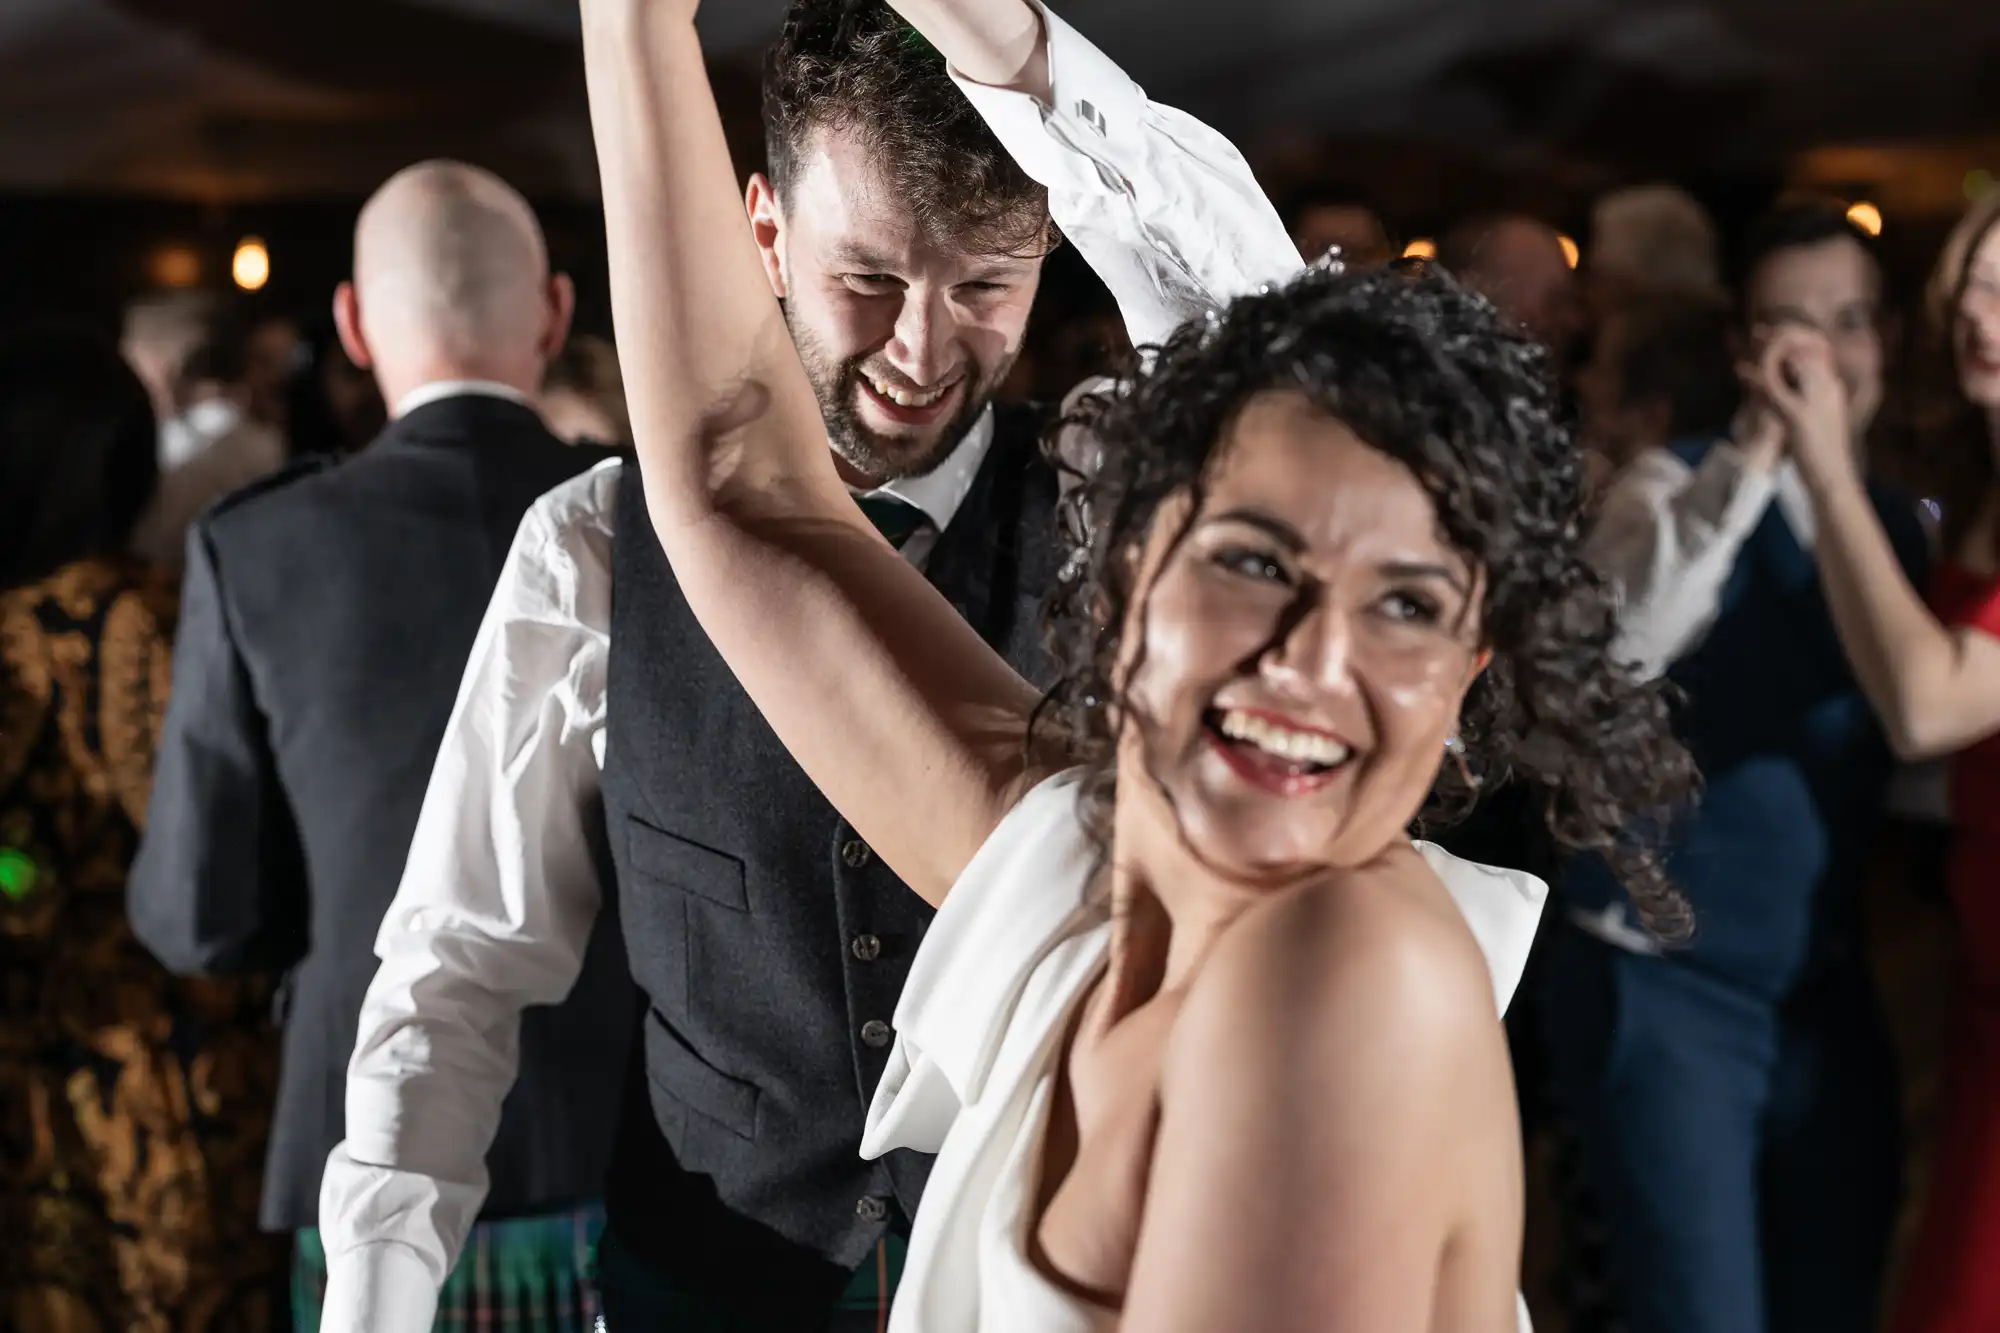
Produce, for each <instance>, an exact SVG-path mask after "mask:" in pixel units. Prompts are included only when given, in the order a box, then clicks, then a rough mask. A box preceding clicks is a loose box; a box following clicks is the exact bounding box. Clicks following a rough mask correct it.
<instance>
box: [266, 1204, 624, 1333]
mask: <svg viewBox="0 0 2000 1333" xmlns="http://www.w3.org/2000/svg"><path fill="white" fill-rule="evenodd" d="M603 1230H604V1209H603V1207H602V1206H597V1205H593V1206H592V1207H589V1208H583V1209H579V1210H578V1211H576V1212H571V1213H555V1214H551V1215H549V1216H546V1217H516V1218H508V1219H505V1220H503V1221H497V1222H481V1223H478V1224H477V1225H475V1226H474V1227H473V1228H472V1234H471V1235H470V1236H468V1237H467V1238H466V1242H465V1249H464V1251H463V1252H462V1253H461V1254H460V1255H459V1258H458V1266H457V1267H455V1268H453V1269H452V1270H451V1275H450V1276H449V1277H447V1278H446V1279H445V1283H444V1290H443V1291H441V1292H440V1293H439V1294H438V1313H437V1321H436V1322H435V1323H433V1324H432V1325H431V1328H432V1331H433V1333H595V1330H596V1328H597V1316H598V1312H599V1310H600V1309H601V1305H600V1302H599V1300H598V1294H597V1275H596V1268H595V1265H594V1263H593V1261H592V1254H593V1252H594V1250H595V1248H596V1245H597V1237H598V1234H599V1233H600V1232H602V1231H603ZM325 1301H326V1249H325V1246H324V1245H322V1244H321V1242H320V1236H319V1232H318V1231H317V1230H316V1229H312V1228H308V1229H306V1230H303V1231H300V1232H299V1233H298V1235H297V1239H296V1243H295V1244H294V1246H293V1249H292V1325H293V1333H319V1316H320V1307H321V1306H322V1305H324V1304H325Z"/></svg>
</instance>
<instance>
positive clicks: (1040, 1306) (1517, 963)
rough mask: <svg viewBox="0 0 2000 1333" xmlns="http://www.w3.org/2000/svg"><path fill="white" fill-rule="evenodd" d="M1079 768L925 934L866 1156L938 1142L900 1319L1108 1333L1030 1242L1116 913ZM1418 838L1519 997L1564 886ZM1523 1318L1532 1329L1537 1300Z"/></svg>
mask: <svg viewBox="0 0 2000 1333" xmlns="http://www.w3.org/2000/svg"><path fill="white" fill-rule="evenodd" d="M1077 791H1078V784H1077V781H1076V777H1075V775H1074V774H1073V773H1066V774H1061V775H1058V776H1056V777H1053V778H1050V779H1048V780H1047V781H1045V782H1043V783H1041V784H1040V785H1039V786H1037V787H1036V788H1035V789H1034V790H1033V791H1032V792H1030V793H1028V795H1027V797H1026V798H1024V799H1023V800H1022V801H1021V803H1020V804H1019V805H1017V806H1015V807H1014V809H1013V810H1011V811H1009V812H1008V814H1007V817H1006V818H1005V819H1003V820H1002V821H1001V822H1000V826H999V827H998V828H996V829H994V830H993V834H992V836H991V837H989V838H988V839H987V840H986V843H985V845H984V846H983V847H981V848H980V849H979V853H978V855H976V856H975V857H973V859H972V863H971V864H970V865H968V866H967V867H966V868H965V873H964V874H963V875H961V876H960V877H959V880H958V883H957V884H956V885H955V886H954V887H953V888H952V891H951V895H950V896H949V897H948V898H947V899H946V900H945V905H944V907H943V908H942V909H941V910H940V911H939V912H938V915H937V920H936V921H935V922H933V923H932V925H931V928H930V930H929V931H928V932H927V933H926V934H925V936H924V942H923V946H922V947H921V948H919V949H918V950H917V957H916V961H915V963H914V964H913V966H912V967H911V970H910V979H909V982H908V984H907V985H906V986H905V987H904V988H903V997H902V1000H901V1002H900V1003H898V1004H897V1006H896V1033H897V1036H896V1045H895V1049H894V1050H893V1051H892V1052H891V1054H890V1059H889V1067H888V1070H887V1072H886V1073H885V1074H884V1075H883V1078H882V1083H881V1086H880V1087H879V1088H877V1089H876V1093H875V1100H874V1103H873V1105H871V1106H870V1107H869V1109H868V1126H867V1129H866V1131H865V1132H864V1134H863V1135H862V1140H861V1152H862V1155H863V1156H864V1157H879V1156H881V1155H882V1154H883V1153H886V1152H888V1151H889V1150H890V1149H892V1148H914V1149H916V1150H917V1151H919V1152H929V1153H936V1154H937V1162H936V1164H935V1165H934V1166H933V1167H932V1168H931V1176H930V1183H929V1184H928V1185H927V1186H925V1189H924V1201H923V1206H922V1207H920V1208H919V1209H918V1210H917V1216H916V1221H915V1226H914V1230H913V1231H912V1234H911V1237H910V1250H909V1257H908V1261H907V1262H906V1264H905V1266H904V1269H903V1278H902V1283H901V1286H900V1287H899V1288H898V1290H897V1293H896V1301H895V1306H894V1308H893V1309H892V1310H891V1312H890V1316H889V1329H890V1333H1103V1331H1105V1330H1109V1329H1111V1328H1112V1327H1114V1325H1115V1320H1114V1319H1113V1318H1112V1317H1111V1316H1110V1315H1108V1314H1106V1313H1104V1312H1102V1311H1100V1310H1097V1309H1095V1308H1094V1307H1092V1306H1090V1305H1088V1304H1087V1303H1085V1302H1082V1301H1079V1300H1078V1299H1077V1298H1076V1297H1074V1296H1071V1295H1069V1294H1068V1293H1066V1292H1064V1291H1063V1290H1062V1289H1060V1288H1059V1287H1057V1286H1055V1285H1054V1284H1053V1283H1051V1282H1050V1281H1049V1280H1048V1279H1047V1278H1045V1277H1043V1276H1042V1274H1041V1272H1040V1271H1039V1270H1038V1269H1037V1268H1036V1267H1035V1266H1034V1264H1033V1263H1032V1262H1030V1261H1029V1258H1028V1246H1027V1240H1028V1227H1029V1224H1030V1221H1031V1217H1032V1204H1033V1199H1032V1189H1033V1182H1034V1180H1035V1173H1036V1166H1037V1161H1038V1156H1039V1153H1040V1150H1041V1144H1042V1139H1043V1129H1044V1125H1045V1124H1046V1121H1047V1117H1048V1105H1049V1098H1050V1096H1051V1094H1052V1090H1053V1088H1054V1086H1055V1074H1056V1071H1057V1067H1056V1061H1057V1059H1058V1058H1059V1056H1060V1055H1061V1049H1062V1038H1063V1034H1064V1032H1065V1031H1066V1030H1067V1028H1068V1021H1069V1018H1070V1016H1071V1015H1072V1014H1073V1013H1074V1012H1075V1008H1076V1005H1077V1003H1078V1002H1079V1001H1080V1000H1081V999H1082V997H1083V995H1084V993H1085V992H1086V991H1087V990H1088V989H1089V988H1090V985H1091V983H1092V982H1093V981H1094V980H1096V978H1097V976H1098V974H1099V973H1100V972H1101V970H1102V969H1103V967H1104V964H1105V956H1106V951H1107V949H1108V947H1109V942H1110V925H1109V920H1108V917H1107V914H1106V911H1105V907H1104V905H1103V904H1102V903H1097V902H1093V901H1091V895H1090V889H1091V885H1090V874H1091V870H1092V869H1093V867H1094V865H1095V859H1094V855H1095V854H1094V851H1093V849H1092V847H1091V845H1090V841H1089V839H1088V837H1087V836H1086V835H1085V833H1084V830H1083V826H1082V823H1081V821H1080V819H1079V816H1078V813H1077V809H1076V797H1077ZM1416 846H1417V850H1418V851H1419V852H1420V853H1421V854H1422V855H1423V857H1424V859H1425V860H1426V861H1427V862H1428V863H1429V864H1430V866H1431V868H1432V869H1433V870H1434V871H1436V872H1437V874H1438V877H1439V878H1440V879H1442V880H1443V881H1444V885H1445V887H1446V889H1448V890H1449V891H1450V893H1451V895H1452V898H1453V899H1454V900H1455V901H1456V902H1457V903H1458V906H1459V910H1460V911H1462V912H1463V913H1464V914H1465V919H1466V922H1467V924H1468V925H1470V926H1471V928H1472V933H1473V935H1474V936H1475V937H1476V938H1477V939H1478V941H1479V945H1480V948H1481V949H1483V950H1484V951H1485V953H1486V959H1487V962H1488V964H1489V965H1490V966H1491V968H1492V972H1493V992H1494V997H1495V998H1496V1000H1498V1002H1499V1006H1500V1009H1501V1011H1502V1012H1505V1010H1506V1007H1507V1002H1508V1000H1509V999H1511V998H1512V997H1513V994H1514V987H1515V985H1516V984H1517V983H1519V981H1520V979H1521V969H1522V967H1523V966H1524V965H1525V964H1526V963H1527V960H1528V947H1529V945H1530V944H1531V943H1532V942H1533V941H1534V936H1535V925H1536V922H1537V921H1538V920H1539V919H1540V917H1541V911H1542V902H1543V899H1544V898H1545V897H1546V896H1547V893H1548V889H1547V886H1546V885H1544V884H1543V883H1542V882H1541V881H1540V880H1538V879H1536V878H1535V877H1534V876H1532V875H1527V874H1523V873H1521V872H1519V871H1514V870H1496V869H1491V868H1489V867H1486V866H1481V865H1475V864H1473V863H1472V862H1469V861H1461V860H1458V859H1457V858H1456V857H1453V856H1451V855H1450V854H1448V853H1446V852H1444V851H1442V850H1441V849H1439V848H1437V847H1433V846H1431V845H1430V844H1428V843H1421V842H1420V843H1418V844H1416ZM1520 1324H1521V1328H1522V1330H1524V1333H1525V1330H1526V1329H1527V1327H1528V1322H1527V1310H1526V1307H1525V1305H1524V1306H1522V1308H1521V1314H1520Z"/></svg>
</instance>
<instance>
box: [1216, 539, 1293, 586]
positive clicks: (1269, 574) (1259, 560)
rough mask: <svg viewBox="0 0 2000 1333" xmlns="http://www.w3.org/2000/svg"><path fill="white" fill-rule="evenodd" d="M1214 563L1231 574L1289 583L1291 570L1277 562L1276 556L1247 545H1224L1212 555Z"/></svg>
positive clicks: (1271, 581)
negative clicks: (1254, 549) (1249, 547)
mask: <svg viewBox="0 0 2000 1333" xmlns="http://www.w3.org/2000/svg"><path fill="white" fill-rule="evenodd" d="M1210 558H1211V559H1213V560H1214V561H1215V563H1216V564H1217V565H1219V566H1221V567H1222V568H1223V569H1226V570H1228V571H1229V572H1230V573H1232V574H1241V575H1242V576H1243V577H1244V578H1250V579H1259V580H1262V581H1264V582H1267V583H1290V582H1291V581H1292V575H1291V571H1290V570H1288V569H1286V568H1285V567H1284V565H1283V564H1281V563H1279V561H1278V559H1277V557H1275V556H1273V555H1270V554H1269V553H1267V552H1264V551H1253V550H1250V549H1248V548H1247V547H1241V546H1225V547H1224V548H1222V549H1221V550H1219V551H1217V552H1216V553H1215V554H1214V555H1213V556H1212V557H1210Z"/></svg>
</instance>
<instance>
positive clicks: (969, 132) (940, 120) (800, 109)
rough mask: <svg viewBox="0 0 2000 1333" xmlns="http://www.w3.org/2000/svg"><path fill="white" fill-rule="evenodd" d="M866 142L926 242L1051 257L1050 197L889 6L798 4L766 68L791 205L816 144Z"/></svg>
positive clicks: (776, 174) (772, 157) (777, 153)
mask: <svg viewBox="0 0 2000 1333" xmlns="http://www.w3.org/2000/svg"><path fill="white" fill-rule="evenodd" d="M830 131H831V132H843V133H852V134H856V135H859V136H860V138H861V140H862V142H863V143H864V144H865V145H866V146H867V148H868V150H869V152H870V154H871V155H872V156H873V158H874V160H875V161H876V162H877V164H879V166H880V167H881V168H882V170H883V171H884V172H885V173H886V175H887V176H888V179H889V181H890V183H891V185H892V187H893V188H894V190H895V192H896V197H897V198H898V199H900V200H902V201H903V202H904V204H905V205H906V206H907V207H908V208H909V209H910V210H911V211H912V212H913V213H914V214H915V215H916V218H917V221H918V223H919V225H921V226H922V228H923V230H924V234H925V235H927V236H930V237H933V238H936V239H940V240H945V241H949V242H951V243H952V244H954V245H956V246H960V247H972V248H976V249H980V250H984V251H987V252H990V253H1007V254H1014V253H1032V254H1040V253H1042V252H1044V251H1046V250H1047V249H1048V248H1049V246H1050V243H1051V241H1052V240H1053V235H1054V233H1053V229H1052V228H1051V226H1050V223H1049V202H1048V192H1047V191H1046V190H1045V189H1043V188H1042V186H1040V185H1039V184H1037V183H1036V182H1035V181H1033V180H1032V179H1030V178H1029V176H1028V174H1027V173H1026V172H1024V171H1022V170H1021V168H1020V167H1019V166H1017V165H1015V163H1014V159H1013V158H1012V157H1010V156H1009V155H1008V153H1007V150H1006V149H1004V148H1002V147H1001V146H1000V141H999V140H998V139H996V138H994V137H993V131H992V130H990V129H988V128H987V127H986V122H985V121H984V120H982V119H980V116H979V113H978V112H977V111H975V110H973V107H972V104H971V103H970V102H968V101H967V100H966V98H965V94H963V93H961V92H960V91H959V90H958V88H957V87H956V86H955V85H954V84H953V83H952V81H951V76H950V75H949V74H948V73H947V72H946V70H945V62H944V57H943V56H941V55H939V54H938V52H937V50H936V49H935V48H934V47H932V46H931V44H930V43H929V42H927V41H925V40H924V38H923V37H922V36H921V35H920V34H919V33H918V32H917V31H916V30H915V29H914V28H912V27H910V26H909V25H908V24H907V23H905V22H903V20H902V19H901V18H899V17H898V16H897V14H896V12H895V11H894V10H892V9H890V8H889V6H888V5H886V4H884V3H882V0H792V6H791V9H790V10H789V11H788V12H787V13H786V15H785V26H784V29H783V31H782V32H781V33H780V34H779V36H778V40H777V42H776V43H775V44H774V45H773V46H772V47H771V49H770V52H769V53H768V54H767V55H766V57H765V61H764V147H765V155H766V158H767V164H768V167H769V171H770V177H771V183H772V185H773V186H775V187H776V189H777V193H778V198H779V199H780V200H781V201H782V200H784V199H786V198H787V197H788V192H789V191H790V189H791V187H792V185H793V184H794V183H795V182H796V181H797V179H798V177H799V173H800V172H801V171H802V169H803V168H804V166H805V161H806V156H807V154H808V153H809V152H810V150H811V147H812V143H813V139H814V137H815V136H816V135H819V134H823V133H827V132H830Z"/></svg>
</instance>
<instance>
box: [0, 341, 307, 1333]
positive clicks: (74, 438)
mask: <svg viewBox="0 0 2000 1333" xmlns="http://www.w3.org/2000/svg"><path fill="white" fill-rule="evenodd" d="M154 451H155V426H154V421H153V417H152V410H151V407H150V405H149V403H148V400H147V397H146V393H145V390H144V389H143V388H141V387H140V385H139V382H138V380H137V379H136V378H135V377H134V376H133V375H132V372H131V371H130V370H129V369H127V368H126V366H125V364H124V363H123V362H122V361H120V360H119V358H118V355H117V353H116V352H115V351H114V350H113V349H112V348H111V347H110V346H109V345H107V344H104V343H101V342H99V341H98V340H96V339H95V338H93V337H91V336H89V335H87V334H84V333H81V332H71V331H66V330H50V331H44V332H40V333H36V334H27V335H20V336H17V337H15V338H13V339H11V340H9V341H7V342H6V343H4V344H0V504H4V506H5V512H4V516H0V1333H128V1331H129V1333H265V1331H266V1330H268V1329H269V1328H270V1327H271V1325H272V1321H273V1317H274V1310H275V1303H274V1300H273V1296H274V1294H275V1293H276V1292H278V1291H280V1290H281V1289H282V1288H281V1286H280V1285H279V1284H280V1283H281V1281H282V1277H281V1274H282V1271H283V1265H284V1249H283V1246H282V1243H280V1242H278V1241H277V1240H276V1238H273V1237H268V1236H264V1235H262V1234H260V1233H259V1232H258V1231H257V1227H256V1208H257V1195H258V1179H259V1172H260V1169H261V1164H262V1161H263V1156H264V1139H265V1134H266V1129H267V1124H268V1118H269V1110H270V1106H271V1102H272V1098H273V1095H274V1092H273V1085H274V1082H275V1072H276V1071H275V1066H276V1048H275V1045H274V1041H273V1034H272V1032H271V1024H270V1016H269V988H268V987H261V986H254V985H245V984H243V983H241V982H229V983H222V982H204V981H178V980H175V979H174V978H172V977H170V976H169V975H168V974H167V972H166V971H165V970H164V969H163V968H161V967H160V966H159V965H158V964H157V963H155V962H154V961H153V959H152V958H151V957H150V956H149V955H148V954H147V953H146V951H145V950H144V948H142V947H141V946H140V945H139V944H138V943H137V942H136V941H135V940H134V939H133V937H132V934H131V931H130V929H129V928H128V927H127V925H126V921H125V874H126V869H127V867H128V866H129V864H130V863H131V859H132V854H133V849H134V847H135V845H136V844H137V841H138V834H139V830H140V828H142V827H143V825H144V822H145V817H146V799H147V792H148V788H149V786H150V784H151V781H152V768H153V745H154V739H155V736H156V735H157V732H158V727H159V722H160V715H161V712H162V710H163V709H164V707H165V705H166V698H167V685H168V669H169V665H170V662H171V656H172V655H171V651H170V644H171V636H172V632H173V625H174V606H175V596H174V592H173V589H172V587H171V586H170V585H169V584H167V583H165V582H164V581H162V580H161V579H160V578H159V577H158V576H156V575H153V574H151V573H149V572H148V571H147V570H146V569H145V568H144V567H143V566H141V565H139V564H138V563H137V562H136V561H135V560H133V559H132V558H131V557H129V556H126V555H124V554H122V552H123V550H124V547H125V544H126V538H127V536H128V534H129V533H130V531H131V528H132V524H133V522H134V520H135V519H136V518H137V516H138V514H139V511H140V509H141V508H142V506H143V505H144V504H145V502H146V500H147V498H148V497H149V495H150V493H151V491H152V486H153V481H154V477H155V462H154V456H155V454H154Z"/></svg>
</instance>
